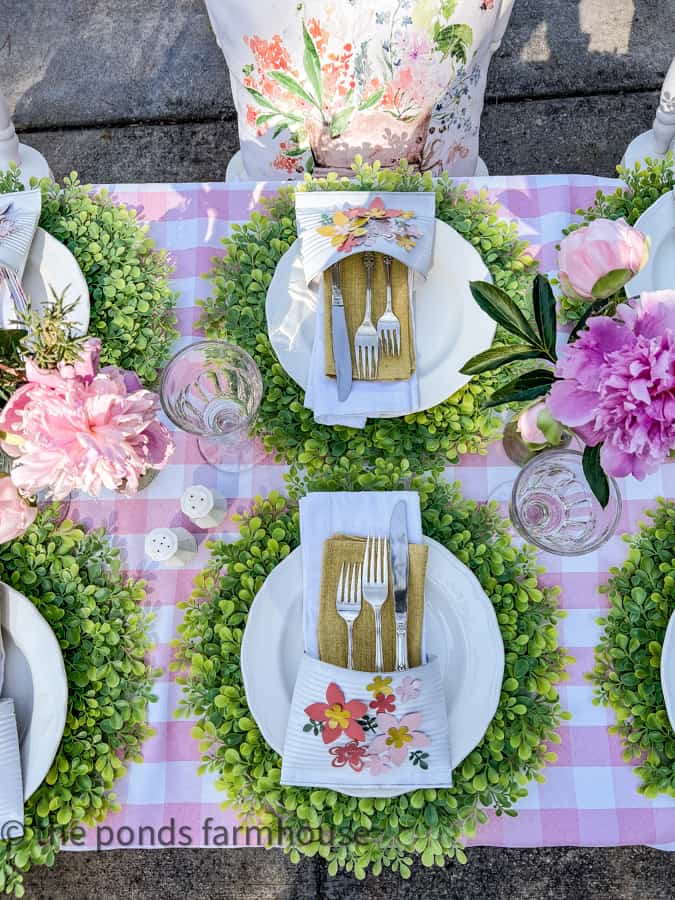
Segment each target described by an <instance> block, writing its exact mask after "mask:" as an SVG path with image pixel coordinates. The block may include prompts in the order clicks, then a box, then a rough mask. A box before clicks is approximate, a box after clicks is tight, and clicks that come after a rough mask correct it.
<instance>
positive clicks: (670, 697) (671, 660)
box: [661, 611, 675, 731]
mask: <svg viewBox="0 0 675 900" xmlns="http://www.w3.org/2000/svg"><path fill="white" fill-rule="evenodd" d="M661 687H662V688H663V699H664V700H665V703H666V712H667V713H668V718H669V719H670V725H671V728H672V729H673V731H675V611H674V612H673V613H672V615H671V617H670V622H668V628H666V636H665V638H664V639H663V647H662V648H661Z"/></svg>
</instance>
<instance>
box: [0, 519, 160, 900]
mask: <svg viewBox="0 0 675 900" xmlns="http://www.w3.org/2000/svg"><path fill="white" fill-rule="evenodd" d="M55 509H56V508H52V509H51V510H47V511H46V512H43V513H41V514H40V515H39V516H38V518H37V519H36V521H35V523H34V524H33V525H32V526H31V527H30V528H29V529H28V531H26V532H25V534H24V535H23V536H22V537H20V538H18V539H16V540H14V541H11V542H10V543H7V544H3V545H2V546H0V581H4V582H5V583H6V584H9V585H11V586H13V587H15V588H16V589H17V590H18V591H20V592H21V593H23V594H25V595H26V596H28V598H29V599H30V600H31V601H32V602H33V603H34V604H35V606H36V607H37V609H38V610H39V612H40V613H42V615H43V616H44V617H45V619H46V620H47V622H48V623H49V625H50V626H51V628H52V629H53V631H54V633H55V635H56V638H57V640H58V641H59V644H60V645H61V649H62V651H63V657H64V662H65V666H66V675H67V677H68V717H67V720H66V727H65V731H64V734H63V739H62V741H61V746H60V748H59V750H58V753H57V755H56V758H55V760H54V763H53V764H52V767H51V770H50V772H49V774H48V775H47V777H46V779H45V781H44V782H43V784H42V785H41V786H40V787H39V788H38V790H37V791H36V793H35V794H33V796H32V797H31V798H30V800H29V801H28V802H27V804H26V808H25V830H24V836H23V838H21V839H16V840H12V841H0V892H2V891H4V892H6V893H9V894H11V893H13V894H15V895H16V896H17V897H20V896H22V895H23V875H22V873H24V872H27V871H28V870H29V869H30V868H31V867H32V866H34V865H40V864H45V865H52V864H53V862H54V857H55V854H56V853H57V852H58V850H59V848H60V846H61V844H62V843H64V842H66V841H67V840H68V839H69V837H70V836H71V835H73V833H74V829H75V828H80V827H82V826H84V825H95V824H96V823H97V822H102V821H103V820H104V819H105V817H106V816H107V815H108V814H109V813H110V812H115V811H117V810H118V809H119V806H118V805H117V803H116V800H115V795H114V793H113V790H112V789H113V785H114V782H115V781H117V780H118V779H119V778H120V777H121V776H122V775H123V774H124V772H125V764H126V763H127V762H128V761H130V760H139V759H140V758H141V757H140V751H141V747H142V744H143V742H144V741H145V739H146V738H147V737H149V736H150V735H151V734H152V731H151V729H149V728H148V726H147V724H146V720H147V716H146V713H147V705H148V703H149V702H150V701H151V700H153V699H154V697H153V695H152V685H153V682H154V680H155V678H156V677H157V675H158V674H159V673H158V672H156V671H154V670H152V669H151V668H150V667H149V666H148V665H147V664H146V662H145V655H146V653H147V651H148V650H149V649H150V646H151V645H150V640H149V637H148V626H149V623H150V616H149V615H148V613H147V612H146V611H144V610H143V609H142V607H141V605H140V604H141V603H142V601H143V599H144V597H145V583H144V582H143V581H132V580H130V579H127V578H125V577H124V576H123V575H122V573H121V566H120V555H119V550H115V549H113V548H112V547H111V546H110V544H109V543H108V541H107V539H106V538H105V536H104V533H103V531H102V530H100V531H89V532H87V531H86V530H85V529H84V528H83V527H81V526H77V525H74V524H73V523H72V522H70V521H65V522H63V523H62V524H61V525H56V523H55V518H54V516H55Z"/></svg>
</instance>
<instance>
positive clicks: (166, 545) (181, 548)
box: [145, 528, 197, 569]
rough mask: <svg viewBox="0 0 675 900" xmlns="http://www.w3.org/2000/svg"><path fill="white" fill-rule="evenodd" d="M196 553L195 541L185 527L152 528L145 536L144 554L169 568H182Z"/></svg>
mask: <svg viewBox="0 0 675 900" xmlns="http://www.w3.org/2000/svg"><path fill="white" fill-rule="evenodd" d="M196 553H197V541H196V540H195V538H194V535H192V534H190V532H189V531H187V529H185V528H153V530H152V531H151V532H150V533H149V534H148V535H146V538H145V555H146V556H148V557H149V558H150V559H151V560H153V562H161V563H164V565H166V566H169V567H170V568H175V569H180V568H183V566H186V565H187V564H188V563H189V562H190V560H191V559H192V558H193V557H194V556H195V554H196Z"/></svg>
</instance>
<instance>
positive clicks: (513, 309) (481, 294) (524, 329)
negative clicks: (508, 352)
mask: <svg viewBox="0 0 675 900" xmlns="http://www.w3.org/2000/svg"><path fill="white" fill-rule="evenodd" d="M469 287H470V288H471V293H472V294H473V299H474V300H475V301H476V303H477V304H478V305H479V306H480V308H481V309H482V310H483V312H484V313H487V315H488V316H490V318H491V319H493V320H494V321H495V322H496V323H497V324H498V325H501V326H502V328H505V329H506V330H507V331H509V332H510V333H511V334H515V335H517V336H518V337H520V338H522V339H523V340H524V341H525V342H526V343H527V344H528V345H529V346H531V347H534V348H537V349H540V350H541V349H543V347H542V346H541V344H540V342H539V338H538V337H537V335H536V333H535V331H534V329H533V328H532V326H531V325H530V323H529V322H528V321H527V319H526V318H525V316H524V315H523V313H522V312H521V310H520V308H519V307H518V304H517V303H516V302H515V301H514V300H512V299H511V297H509V295H508V294H507V293H506V291H505V290H502V288H499V287H497V286H496V285H494V284H490V283H489V282H488V281H472V282H470V284H469Z"/></svg>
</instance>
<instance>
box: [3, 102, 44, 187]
mask: <svg viewBox="0 0 675 900" xmlns="http://www.w3.org/2000/svg"><path fill="white" fill-rule="evenodd" d="M10 162H13V163H16V164H17V165H18V166H20V167H21V181H22V182H23V183H24V185H26V187H28V184H29V182H30V179H31V176H33V175H34V176H35V177H36V178H45V177H51V174H52V173H51V171H50V170H49V166H48V165H47V160H46V159H45V158H44V156H43V155H42V154H41V153H39V152H38V151H37V150H36V149H35V148H34V147H28V146H27V145H26V144H21V143H19V139H18V137H17V136H16V131H15V130H14V123H13V122H12V119H11V116H10V114H9V105H8V103H7V101H6V100H5V98H4V97H3V95H2V92H0V172H4V171H5V170H6V169H8V168H9V164H10Z"/></svg>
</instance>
